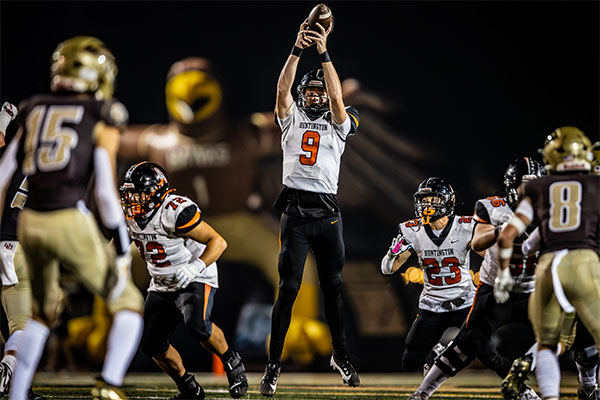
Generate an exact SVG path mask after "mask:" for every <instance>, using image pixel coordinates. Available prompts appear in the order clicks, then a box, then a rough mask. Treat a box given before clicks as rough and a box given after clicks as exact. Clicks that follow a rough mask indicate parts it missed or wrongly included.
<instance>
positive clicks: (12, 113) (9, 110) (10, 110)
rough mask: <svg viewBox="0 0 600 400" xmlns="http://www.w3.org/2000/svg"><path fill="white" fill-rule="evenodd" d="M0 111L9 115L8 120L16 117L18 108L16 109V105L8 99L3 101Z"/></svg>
mask: <svg viewBox="0 0 600 400" xmlns="http://www.w3.org/2000/svg"><path fill="white" fill-rule="evenodd" d="M0 112H2V113H6V114H8V116H9V117H10V120H11V121H14V119H15V118H17V114H18V113H19V110H18V109H17V107H16V106H15V105H14V104H11V103H9V102H8V101H5V102H4V104H2V111H0Z"/></svg>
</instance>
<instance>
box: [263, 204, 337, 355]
mask: <svg viewBox="0 0 600 400" xmlns="http://www.w3.org/2000/svg"><path fill="white" fill-rule="evenodd" d="M342 233H343V226H342V218H341V216H338V217H331V218H322V219H319V218H298V217H294V216H291V215H287V214H284V215H283V216H282V218H281V234H280V239H281V250H280V252H279V295H278V296H277V301H276V302H275V305H274V306H273V315H272V317H271V344H270V349H269V360H271V361H281V352H282V350H283V342H284V340H285V335H286V333H287V330H288V328H289V326H290V320H291V317H292V307H293V305H294V301H295V300H296V296H297V294H298V290H299V289H300V284H301V283H302V273H303V272H304V262H305V261H306V256H307V254H308V249H309V247H310V248H312V252H313V255H314V257H315V261H316V263H317V271H318V275H319V285H320V287H321V291H322V293H323V304H324V307H325V317H326V318H327V323H328V324H329V330H330V331H331V337H332V342H333V349H334V351H335V352H336V353H339V354H345V353H346V352H347V349H346V335H345V333H344V321H343V311H344V310H343V302H342V275H341V272H342V267H343V266H344V255H345V249H344V239H343V235H342Z"/></svg>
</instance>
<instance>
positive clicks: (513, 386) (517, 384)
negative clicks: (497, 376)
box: [502, 354, 533, 400]
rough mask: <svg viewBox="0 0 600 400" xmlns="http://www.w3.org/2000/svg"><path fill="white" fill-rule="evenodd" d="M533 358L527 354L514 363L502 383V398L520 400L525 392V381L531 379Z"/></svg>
mask: <svg viewBox="0 0 600 400" xmlns="http://www.w3.org/2000/svg"><path fill="white" fill-rule="evenodd" d="M532 362H533V357H532V356H531V355H530V354H525V355H524V356H523V357H520V358H517V359H516V360H515V361H513V363H512V366H511V367H510V371H509V372H508V375H506V378H504V380H503V381H502V396H503V397H504V399H505V400H520V399H521V392H523V391H524V390H525V381H526V380H527V378H528V377H529V371H530V370H531V363H532Z"/></svg>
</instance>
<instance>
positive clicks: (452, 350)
mask: <svg viewBox="0 0 600 400" xmlns="http://www.w3.org/2000/svg"><path fill="white" fill-rule="evenodd" d="M473 359H474V357H471V356H468V355H467V354H465V353H464V352H463V351H462V350H461V349H460V348H459V347H458V345H457V344H456V343H454V342H452V343H450V344H449V345H448V347H446V349H445V350H444V351H443V352H441V353H440V355H439V356H437V358H436V359H435V365H437V367H438V368H439V369H441V370H442V371H443V372H444V373H446V374H448V375H450V376H454V375H456V373H457V372H459V371H461V370H463V369H464V368H465V367H466V366H467V365H469V364H470V363H471V362H472V361H473Z"/></svg>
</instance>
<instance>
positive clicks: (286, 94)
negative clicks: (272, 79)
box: [275, 20, 312, 119]
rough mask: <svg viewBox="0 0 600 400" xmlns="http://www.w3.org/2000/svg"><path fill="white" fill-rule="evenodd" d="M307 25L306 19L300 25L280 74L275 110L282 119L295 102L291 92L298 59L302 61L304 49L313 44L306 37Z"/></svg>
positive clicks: (288, 113)
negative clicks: (301, 56)
mask: <svg viewBox="0 0 600 400" xmlns="http://www.w3.org/2000/svg"><path fill="white" fill-rule="evenodd" d="M307 26H308V22H307V21H306V20H305V21H304V22H303V23H302V24H301V25H300V30H299V31H298V35H297V37H296V43H295V44H294V48H293V49H292V53H291V54H290V55H289V56H288V59H287V61H286V62H285V65H284V66H283V69H282V70H281V73H280V74H279V80H278V81H277V98H276V100H275V111H276V112H277V116H278V117H279V118H281V119H284V118H286V117H287V116H288V115H290V112H291V106H292V103H293V102H294V98H293V97H292V92H291V90H292V84H293V83H294V78H295V77H296V69H297V68H298V61H300V55H301V54H302V50H304V49H305V48H307V47H308V46H310V45H311V44H312V43H311V42H310V40H308V39H306V37H305V33H306V32H307V31H306V28H307Z"/></svg>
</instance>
